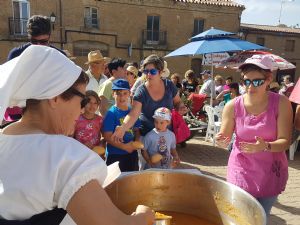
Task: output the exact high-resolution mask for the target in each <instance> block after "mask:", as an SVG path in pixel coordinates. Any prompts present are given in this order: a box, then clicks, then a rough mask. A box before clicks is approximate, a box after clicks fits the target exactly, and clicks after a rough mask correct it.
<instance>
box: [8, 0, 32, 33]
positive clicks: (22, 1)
mask: <svg viewBox="0 0 300 225" xmlns="http://www.w3.org/2000/svg"><path fill="white" fill-rule="evenodd" d="M12 7H13V18H12V19H10V24H9V25H10V30H11V34H19V35H26V34H27V27H26V24H27V20H28V18H29V14H30V13H29V9H30V7H29V1H27V0H13V1H12Z"/></svg>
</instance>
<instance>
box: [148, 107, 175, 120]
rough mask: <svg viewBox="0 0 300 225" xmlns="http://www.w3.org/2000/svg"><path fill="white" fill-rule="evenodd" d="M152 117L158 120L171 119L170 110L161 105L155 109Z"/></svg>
mask: <svg viewBox="0 0 300 225" xmlns="http://www.w3.org/2000/svg"><path fill="white" fill-rule="evenodd" d="M152 117H153V118H154V119H160V120H168V121H170V120H171V112H170V110H169V109H168V108H166V107H161V108H158V109H156V110H155V112H154V115H153V116H152Z"/></svg>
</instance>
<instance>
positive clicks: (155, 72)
mask: <svg viewBox="0 0 300 225" xmlns="http://www.w3.org/2000/svg"><path fill="white" fill-rule="evenodd" d="M143 73H144V74H146V75H148V74H149V73H150V75H152V76H153V75H156V74H158V70H157V69H151V70H143Z"/></svg>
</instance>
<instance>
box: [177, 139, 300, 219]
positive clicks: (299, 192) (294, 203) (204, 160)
mask: <svg viewBox="0 0 300 225" xmlns="http://www.w3.org/2000/svg"><path fill="white" fill-rule="evenodd" d="M203 140H204V138H203V137H200V136H196V137H194V138H193V139H191V140H189V141H188V142H187V147H186V148H180V147H178V148H177V150H178V153H179V155H180V157H181V161H182V163H181V166H180V167H181V168H189V169H195V168H198V169H199V170H201V172H203V173H205V174H208V175H211V176H214V177H218V178H220V179H225V177H226V168H227V160H228V157H229V152H228V151H227V150H225V149H221V148H217V147H213V146H212V145H211V144H210V143H207V142H204V141H203ZM285 224H288V225H300V153H299V152H296V154H295V159H294V160H293V161H289V180H288V184H287V187H286V190H285V192H283V193H282V194H281V195H280V196H279V198H278V201H277V202H276V203H275V205H274V206H273V208H272V211H271V216H270V218H269V222H268V225H285Z"/></svg>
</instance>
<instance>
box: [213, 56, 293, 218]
mask: <svg viewBox="0 0 300 225" xmlns="http://www.w3.org/2000/svg"><path fill="white" fill-rule="evenodd" d="M272 63H273V62H272V59H271V58H269V57H260V58H256V56H252V57H251V58H249V59H247V60H246V61H245V63H244V64H243V65H241V66H240V69H241V71H242V78H243V81H244V86H245V87H246V93H245V94H244V95H242V96H239V97H237V98H235V99H234V100H231V101H230V102H229V103H227V104H226V106H225V108H224V111H223V115H222V126H221V130H220V133H219V134H218V135H217V143H218V144H219V145H220V146H223V147H225V146H226V145H228V143H229V141H230V139H231V136H232V134H233V133H235V134H236V139H235V141H234V144H233V150H232V152H231V154H230V157H229V161H228V170H227V181H228V182H230V183H232V184H235V185H237V186H239V187H241V188H242V189H244V190H245V191H247V192H248V193H250V194H251V195H253V196H254V197H255V198H256V199H257V200H258V201H259V202H260V203H261V205H262V206H263V208H264V210H265V212H266V214H267V216H268V215H269V213H270V211H271V208H272V205H273V204H274V202H275V201H276V199H277V196H278V195H279V194H280V193H281V192H282V191H284V189H285V186H286V182H287V179H288V163H287V158H286V154H285V151H286V149H288V148H289V145H290V138H291V130H292V117H293V116H292V108H291V104H290V102H289V101H288V99H287V98H286V97H285V96H280V95H279V94H276V93H272V92H269V91H267V86H268V85H269V84H270V83H271V81H272V72H271V70H272Z"/></svg>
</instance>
